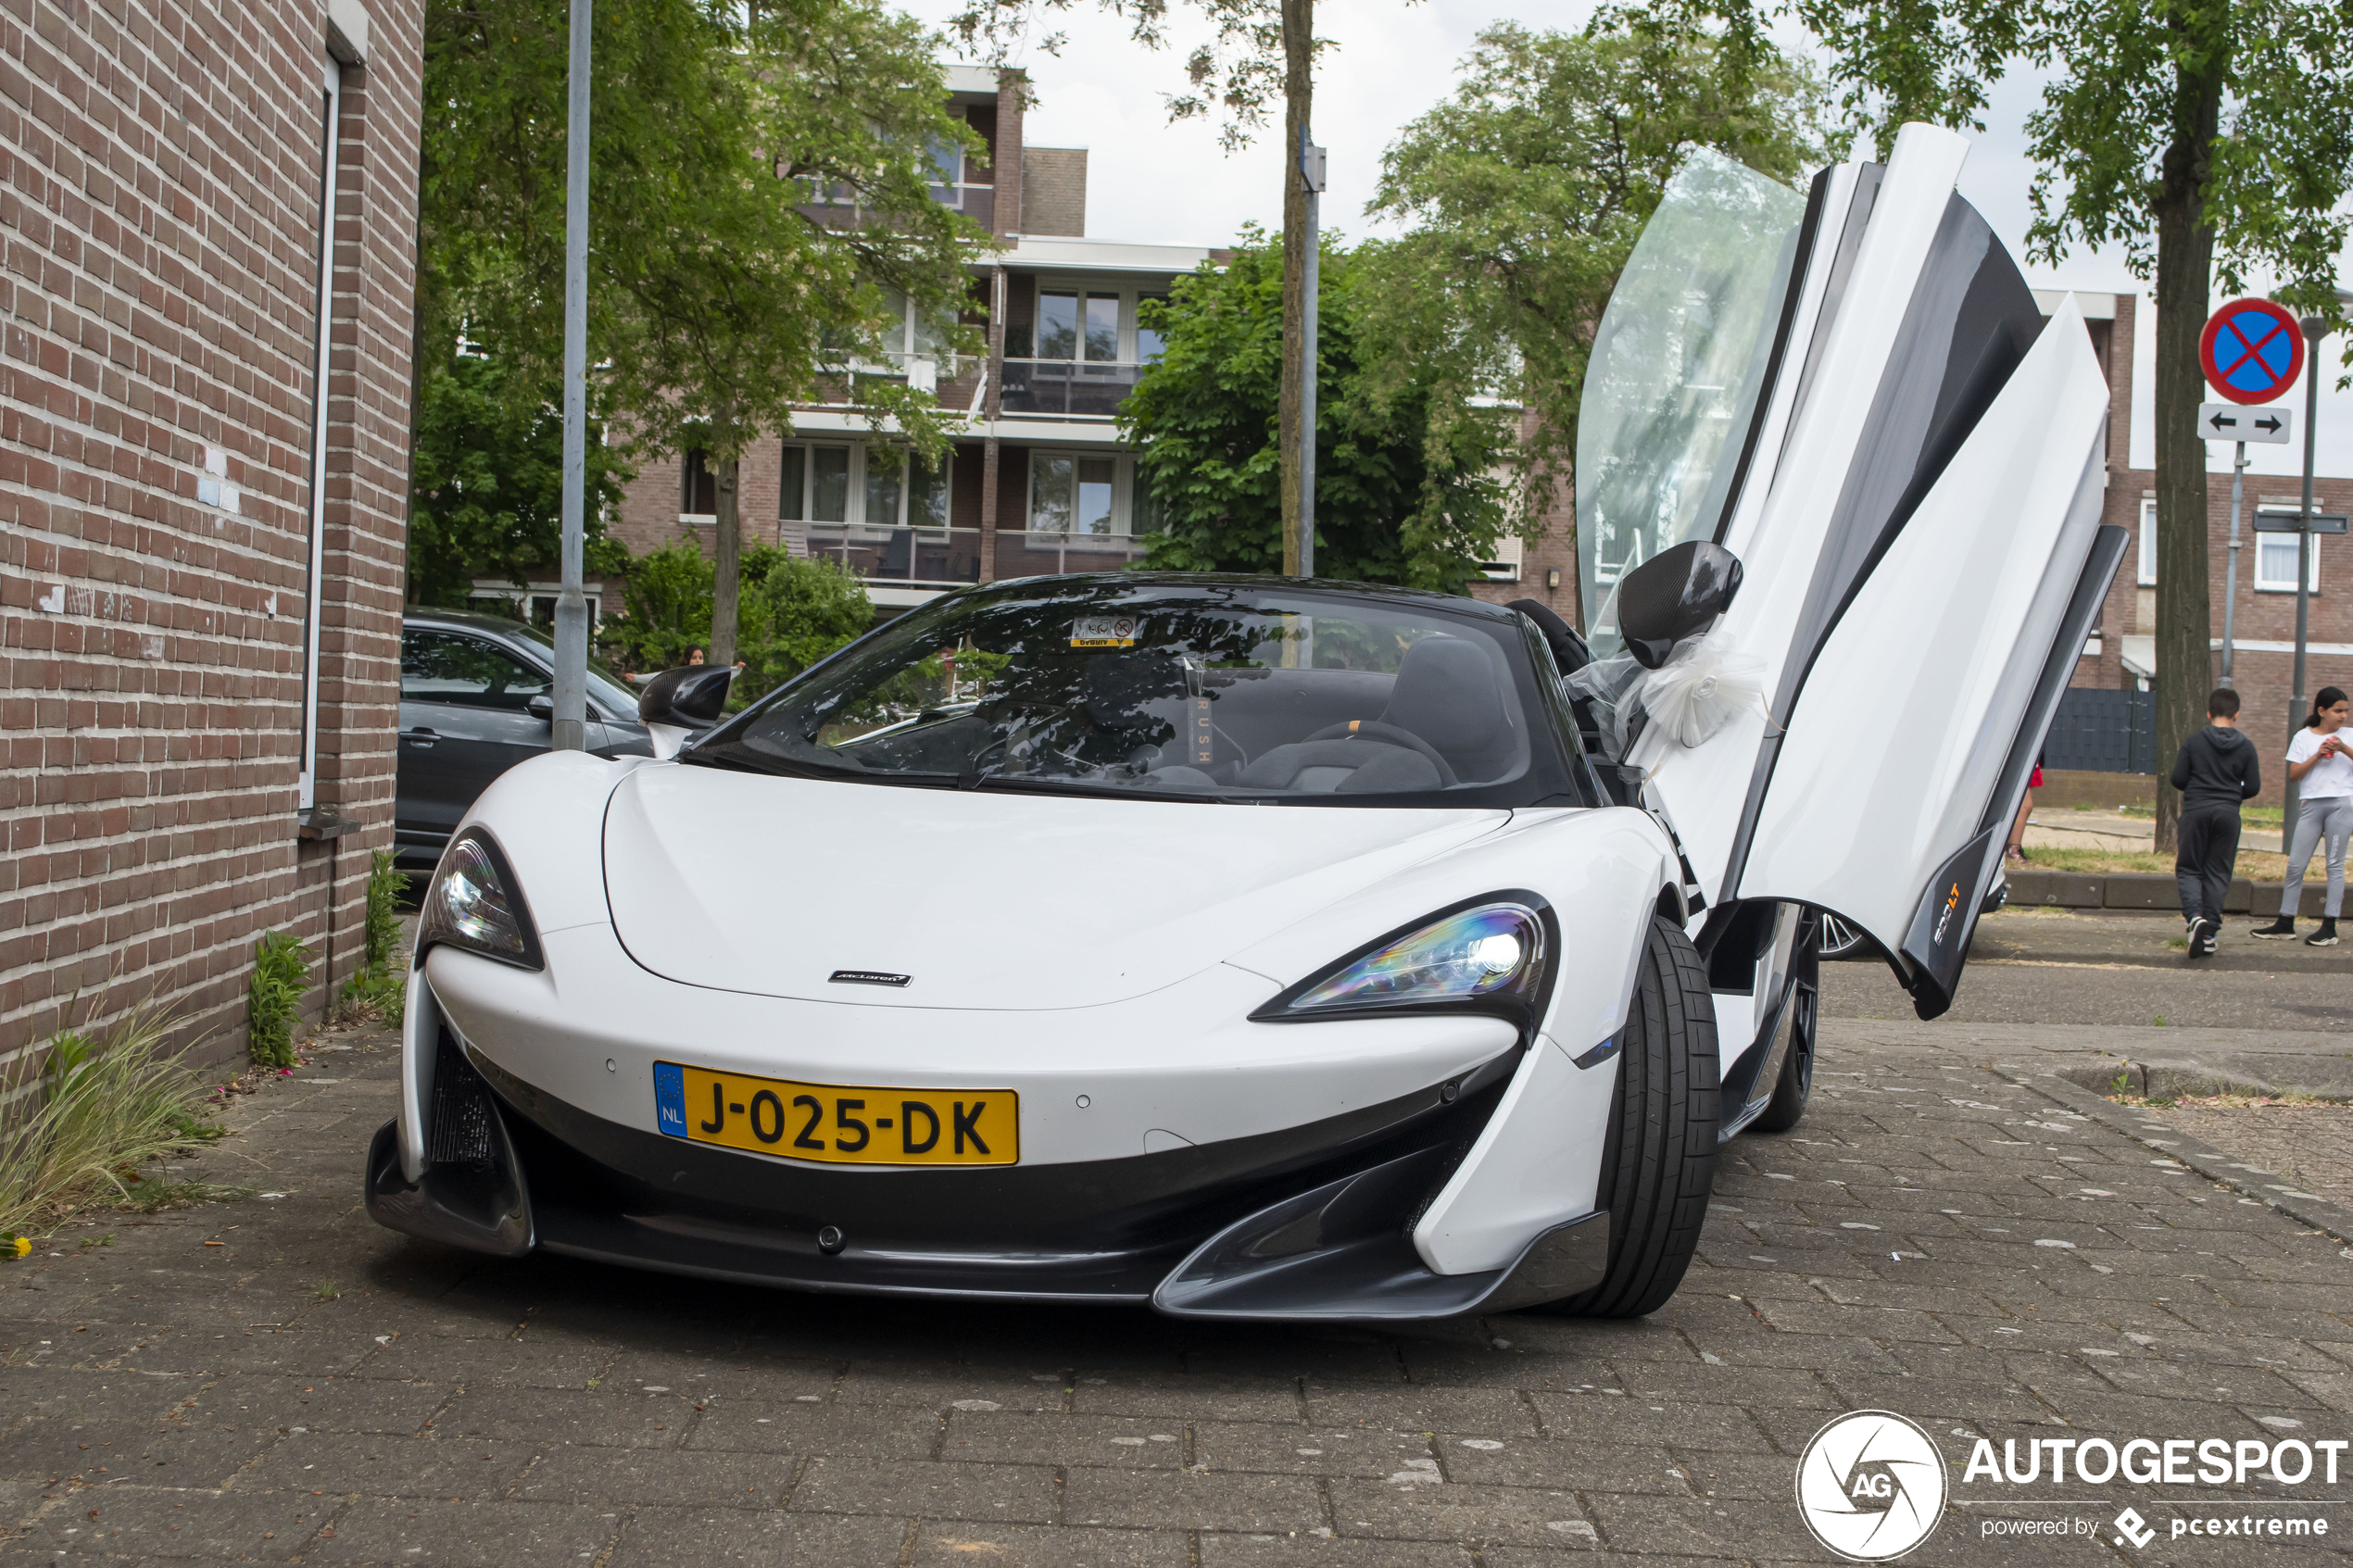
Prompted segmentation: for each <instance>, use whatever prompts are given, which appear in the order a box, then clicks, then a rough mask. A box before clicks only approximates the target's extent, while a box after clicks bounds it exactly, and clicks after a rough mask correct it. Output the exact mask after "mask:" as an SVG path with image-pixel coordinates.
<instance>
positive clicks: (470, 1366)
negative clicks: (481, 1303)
mask: <svg viewBox="0 0 2353 1568" xmlns="http://www.w3.org/2000/svg"><path fill="white" fill-rule="evenodd" d="M618 1354H619V1350H618V1348H616V1347H613V1346H610V1345H606V1346H598V1345H581V1344H575V1343H573V1342H570V1341H567V1340H562V1339H557V1340H553V1341H549V1340H547V1339H544V1338H542V1337H541V1336H536V1335H530V1334H526V1335H524V1336H522V1337H521V1338H515V1339H491V1338H478V1337H466V1338H442V1337H440V1336H434V1335H427V1334H404V1335H401V1336H399V1337H398V1338H396V1339H395V1340H393V1342H392V1343H391V1344H389V1345H380V1346H378V1347H377V1348H376V1351H375V1354H373V1355H371V1356H369V1357H367V1358H366V1359H364V1360H362V1361H359V1362H358V1363H356V1364H355V1365H354V1366H353V1367H352V1368H351V1369H350V1371H349V1372H348V1373H347V1374H346V1375H347V1376H352V1377H376V1378H389V1379H392V1380H394V1381H396V1382H403V1383H462V1384H467V1385H469V1386H471V1385H473V1384H479V1383H490V1384H511V1385H516V1386H522V1387H528V1388H585V1387H587V1386H589V1383H590V1381H591V1380H592V1379H595V1378H597V1377H598V1374H600V1373H602V1372H603V1371H604V1370H605V1369H606V1368H607V1367H608V1366H610V1365H611V1364H612V1361H613V1358H614V1357H615V1356H616V1355H618Z"/></svg>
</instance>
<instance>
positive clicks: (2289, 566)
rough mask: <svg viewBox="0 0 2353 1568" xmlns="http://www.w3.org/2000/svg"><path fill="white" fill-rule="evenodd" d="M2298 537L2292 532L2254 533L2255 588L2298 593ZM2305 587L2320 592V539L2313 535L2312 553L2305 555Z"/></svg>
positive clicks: (2261, 592)
mask: <svg viewBox="0 0 2353 1568" xmlns="http://www.w3.org/2000/svg"><path fill="white" fill-rule="evenodd" d="M2304 570H2305V580H2304V586H2305V589H2306V591H2307V592H2309V593H2314V594H2317V593H2319V592H2320V591H2321V540H2320V536H2319V535H2318V534H2314V535H2313V537H2312V553H2311V554H2310V555H2309V556H2308V557H2307V558H2305V563H2304ZM2255 591H2256V592H2257V593H2259V594H2293V593H2294V592H2296V535H2295V534H2293V533H2258V534H2257V535H2256V536H2255Z"/></svg>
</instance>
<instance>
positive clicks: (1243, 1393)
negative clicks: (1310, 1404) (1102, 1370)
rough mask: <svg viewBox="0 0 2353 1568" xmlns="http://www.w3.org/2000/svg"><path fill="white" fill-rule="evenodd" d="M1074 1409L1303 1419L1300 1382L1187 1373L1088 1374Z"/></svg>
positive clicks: (1220, 1417)
mask: <svg viewBox="0 0 2353 1568" xmlns="http://www.w3.org/2000/svg"><path fill="white" fill-rule="evenodd" d="M1071 1409H1072V1410H1073V1411H1076V1412H1077V1413H1080V1414H1085V1415H1137V1416H1156V1415H1169V1416H1176V1417H1177V1418H1178V1419H1180V1420H1181V1419H1182V1418H1184V1417H1185V1416H1188V1415H1190V1416H1195V1417H1197V1418H1198V1419H1200V1420H1202V1421H1297V1420H1300V1419H1302V1410H1303V1407H1302V1404H1301V1400H1300V1392H1299V1379H1298V1378H1297V1377H1296V1376H1291V1377H1283V1378H1276V1377H1243V1378H1238V1377H1220V1376H1194V1375H1189V1374H1182V1373H1179V1374H1162V1375H1157V1376H1155V1375H1141V1376H1126V1377H1121V1376H1108V1377H1104V1376H1085V1375H1082V1376H1081V1377H1080V1378H1079V1379H1078V1382H1077V1385H1076V1387H1074V1388H1073V1390H1072V1392H1071Z"/></svg>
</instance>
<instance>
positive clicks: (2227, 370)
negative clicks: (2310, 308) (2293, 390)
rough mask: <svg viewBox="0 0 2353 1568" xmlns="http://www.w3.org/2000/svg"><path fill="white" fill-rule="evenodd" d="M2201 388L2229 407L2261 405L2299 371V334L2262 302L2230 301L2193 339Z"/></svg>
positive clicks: (2290, 319)
mask: <svg viewBox="0 0 2353 1568" xmlns="http://www.w3.org/2000/svg"><path fill="white" fill-rule="evenodd" d="M2197 362H2198V366H2199V368H2200V369H2202V370H2205V372H2206V381H2207V384H2208V385H2209V386H2211V387H2213V389H2214V390H2215V391H2217V392H2219V393H2221V395H2223V396H2225V397H2227V398H2229V399H2230V400H2231V401H2232V402H2233V403H2267V402H2269V401H2271V399H2272V398H2274V397H2276V396H2278V395H2280V394H2281V393H2283V392H2285V391H2286V390H2287V389H2288V388H2289V387H2291V386H2293V385H2295V384H2296V375H2297V373H2298V372H2300V371H2301V370H2303V369H2304V331H2303V329H2302V328H2301V327H2299V326H2297V325H2296V318H2295V317H2294V316H2291V315H2289V314H2288V312H2287V311H2286V310H2285V309H2284V308H2283V307H2280V306H2277V305H2274V304H2272V303H2271V301H2270V300H2268V299H2234V300H2233V301H2231V303H2230V304H2228V305H2225V306H2224V307H2222V308H2221V309H2220V310H2217V311H2216V312H2214V314H2213V315H2212V316H2211V317H2210V318H2208V320H2207V323H2206V331H2205V332H2204V333H2203V334H2202V335H2201V336H2200V337H2199V338H2198V340H2197Z"/></svg>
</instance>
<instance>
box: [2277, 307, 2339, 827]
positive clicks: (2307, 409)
mask: <svg viewBox="0 0 2353 1568" xmlns="http://www.w3.org/2000/svg"><path fill="white" fill-rule="evenodd" d="M2336 297H2337V298H2338V299H2339V300H2341V301H2353V294H2348V293H2347V291H2346V290H2344V289H2338V290H2337V291H2336ZM2298 324H2299V325H2300V326H2301V327H2302V328H2303V331H2304V498H2303V505H2302V506H2301V508H2299V509H2298V515H2297V517H2296V671H2295V685H2296V695H2295V696H2293V697H2292V698H2290V699H2289V702H2288V710H2287V712H2288V717H2287V733H2288V738H2289V739H2291V740H2293V739H2295V737H2296V726H2297V725H2298V724H2301V723H2303V722H2304V713H2305V709H2304V655H2305V644H2306V640H2307V636H2308V633H2309V631H2310V627H2311V613H2312V604H2311V587H2312V453H2313V443H2314V433H2313V430H2312V420H2313V417H2314V416H2315V415H2317V414H2318V413H2319V412H2320V408H2321V340H2322V338H2324V337H2326V336H2327V335H2328V330H2329V324H2328V321H2327V320H2326V319H2325V318H2322V317H2320V316H2307V317H2305V318H2303V320H2301V321H2300V322H2299V323H2298ZM2303 797H2304V791H2303V789H2302V788H2301V787H2299V785H2298V784H2297V783H2296V778H2295V776H2294V775H2293V774H2291V775H2289V777H2288V781H2287V793H2286V796H2285V797H2284V800H2283V802H2282V809H2281V812H2280V853H2281V854H2283V855H2293V854H2295V853H2296V817H2297V815H2298V814H2299V813H2300V812H2301V811H2302V809H2303Z"/></svg>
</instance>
